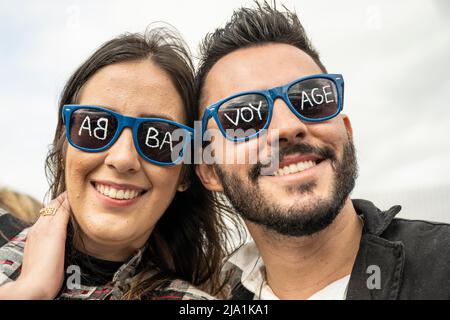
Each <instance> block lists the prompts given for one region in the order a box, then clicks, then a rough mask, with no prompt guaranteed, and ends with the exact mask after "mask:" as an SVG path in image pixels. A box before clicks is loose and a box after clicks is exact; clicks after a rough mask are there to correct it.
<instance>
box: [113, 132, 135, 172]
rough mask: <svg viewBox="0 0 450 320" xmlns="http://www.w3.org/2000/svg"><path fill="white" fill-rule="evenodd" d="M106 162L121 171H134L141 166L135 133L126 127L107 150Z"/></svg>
mask: <svg viewBox="0 0 450 320" xmlns="http://www.w3.org/2000/svg"><path fill="white" fill-rule="evenodd" d="M107 152H108V154H107V156H106V158H105V164H106V165H107V166H108V167H109V168H113V169H115V170H117V172H119V173H132V172H136V171H138V170H139V169H140V168H141V162H140V158H139V157H140V156H139V154H138V152H137V150H136V148H135V146H134V142H133V133H132V131H131V129H130V128H125V129H124V130H123V131H122V133H121V134H120V137H119V138H118V139H117V141H116V142H115V143H114V145H112V146H111V148H109V149H108V150H107Z"/></svg>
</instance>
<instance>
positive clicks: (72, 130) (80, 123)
mask: <svg viewBox="0 0 450 320" xmlns="http://www.w3.org/2000/svg"><path fill="white" fill-rule="evenodd" d="M62 117H63V122H64V124H65V126H66V136H67V139H68V141H69V143H70V145H72V146H73V147H75V148H77V149H79V150H82V151H86V152H101V151H104V150H106V149H108V148H110V147H111V146H112V145H113V144H114V143H115V142H116V141H117V139H118V138H119V136H120V134H121V133H122V131H123V129H124V128H127V127H128V128H131V129H132V131H133V142H134V145H135V148H136V150H137V151H138V153H139V155H140V156H141V157H142V158H144V159H145V160H146V161H148V162H151V163H154V164H156V165H159V166H169V165H175V164H177V163H179V162H180V161H181V160H182V159H183V155H184V154H186V153H189V152H186V150H187V148H188V146H189V145H190V141H191V140H192V139H193V136H194V130H193V129H192V128H190V127H188V126H185V125H183V124H180V123H178V122H175V121H171V120H167V119H162V118H134V117H127V116H124V115H121V114H119V113H117V112H114V111H111V110H109V109H105V108H101V107H97V106H85V105H74V104H72V105H64V106H63V109H62ZM175 142H176V143H175Z"/></svg>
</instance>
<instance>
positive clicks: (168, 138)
mask: <svg viewBox="0 0 450 320" xmlns="http://www.w3.org/2000/svg"><path fill="white" fill-rule="evenodd" d="M164 143H168V144H169V147H170V151H172V149H173V147H172V135H171V134H170V132H166V134H165V135H164V139H163V141H162V142H161V147H160V148H159V149H162V147H163V146H164Z"/></svg>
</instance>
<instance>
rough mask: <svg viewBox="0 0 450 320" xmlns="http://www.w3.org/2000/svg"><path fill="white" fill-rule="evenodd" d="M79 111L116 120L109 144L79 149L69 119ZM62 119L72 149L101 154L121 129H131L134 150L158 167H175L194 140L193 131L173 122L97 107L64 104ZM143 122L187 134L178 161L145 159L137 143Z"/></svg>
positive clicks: (116, 137)
mask: <svg viewBox="0 0 450 320" xmlns="http://www.w3.org/2000/svg"><path fill="white" fill-rule="evenodd" d="M79 109H90V110H98V111H102V112H106V113H109V114H111V115H112V116H114V117H115V118H116V120H117V129H116V132H115V133H114V136H113V138H112V139H111V141H110V142H108V144H106V145H105V146H104V147H101V148H98V149H90V148H84V147H80V146H78V145H76V144H75V143H74V142H73V141H72V139H71V137H70V119H71V116H72V113H73V112H75V111H76V110H79ZM62 119H63V123H64V125H65V126H66V137H67V140H68V141H69V143H70V145H71V146H73V147H74V148H77V149H79V150H82V151H86V152H92V153H95V152H102V151H104V150H107V149H108V148H110V147H111V146H112V145H113V144H114V143H115V142H116V141H117V139H118V138H119V137H120V135H121V134H122V131H123V129H125V128H131V129H132V131H133V142H134V147H135V148H136V150H137V151H138V153H139V155H140V156H141V157H142V158H143V159H145V160H146V161H148V162H151V163H153V164H156V165H159V166H171V165H176V164H178V163H179V162H180V161H181V160H182V159H183V157H184V154H185V151H186V148H187V146H188V145H189V143H190V141H191V140H192V139H193V138H194V129H192V128H190V127H188V126H186V125H184V124H181V123H178V122H175V121H171V120H168V119H164V118H135V117H129V116H124V115H122V114H120V113H117V112H114V111H112V110H110V109H106V108H102V107H98V106H91V105H79V104H66V105H64V106H63V109H62ZM143 122H158V123H161V122H162V123H168V124H171V125H174V126H176V127H178V128H180V129H184V130H186V132H187V136H188V137H190V139H189V138H188V139H185V142H184V145H183V149H182V151H181V153H180V156H179V157H178V159H177V160H176V161H174V162H160V161H157V160H153V159H151V158H149V157H147V156H146V155H145V154H144V153H143V152H142V150H141V148H140V147H139V143H138V135H137V132H138V128H139V125H140V124H141V123H143Z"/></svg>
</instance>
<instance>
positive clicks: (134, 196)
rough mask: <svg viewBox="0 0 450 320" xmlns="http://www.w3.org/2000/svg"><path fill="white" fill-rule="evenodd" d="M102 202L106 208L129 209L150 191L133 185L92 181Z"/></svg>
mask: <svg viewBox="0 0 450 320" xmlns="http://www.w3.org/2000/svg"><path fill="white" fill-rule="evenodd" d="M91 185H92V187H94V189H95V191H96V193H97V196H98V197H99V198H100V201H101V202H102V203H103V204H105V205H106V206H115V207H128V206H131V205H133V204H135V203H136V202H138V201H139V200H140V199H141V197H142V196H143V195H144V194H145V193H147V191H148V189H146V188H143V187H140V186H138V185H133V184H120V183H113V182H109V181H91Z"/></svg>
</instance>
